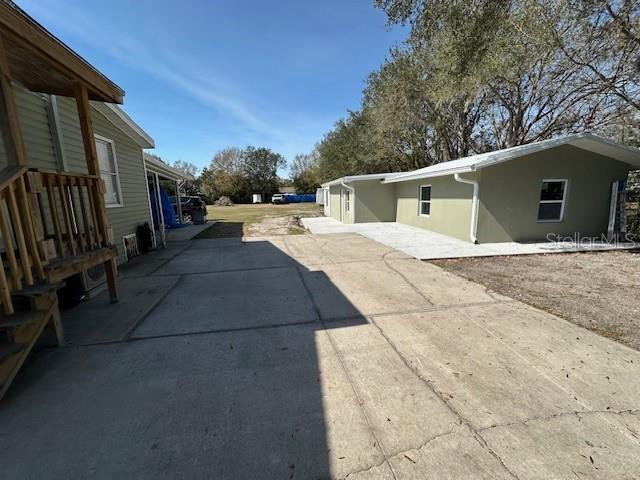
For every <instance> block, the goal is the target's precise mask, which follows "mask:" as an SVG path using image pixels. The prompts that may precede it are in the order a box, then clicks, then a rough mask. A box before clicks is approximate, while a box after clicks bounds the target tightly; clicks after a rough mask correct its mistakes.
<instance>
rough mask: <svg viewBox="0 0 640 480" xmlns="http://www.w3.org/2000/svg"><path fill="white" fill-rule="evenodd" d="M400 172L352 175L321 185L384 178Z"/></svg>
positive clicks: (327, 185)
mask: <svg viewBox="0 0 640 480" xmlns="http://www.w3.org/2000/svg"><path fill="white" fill-rule="evenodd" d="M395 175H398V173H370V174H366V175H350V176H346V177H340V178H336V179H335V180H331V181H330V182H326V183H323V184H322V185H320V186H321V187H332V186H334V185H340V184H342V183H351V182H362V181H366V180H384V179H385V178H391V177H393V176H395Z"/></svg>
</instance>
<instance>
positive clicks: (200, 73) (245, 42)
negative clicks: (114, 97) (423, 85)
mask: <svg viewBox="0 0 640 480" xmlns="http://www.w3.org/2000/svg"><path fill="white" fill-rule="evenodd" d="M18 3H19V5H20V6H21V7H22V8H23V9H25V10H26V11H27V12H28V13H29V14H30V15H31V16H33V17H34V18H35V19H36V20H38V21H39V22H40V23H42V24H43V25H44V26H45V27H46V28H47V29H49V30H50V31H51V32H52V33H53V34H54V35H56V36H58V37H59V38H60V39H61V40H63V41H64V42H65V43H67V44H68V45H69V46H70V47H71V48H73V49H74V50H75V51H76V52H78V53H79V54H80V55H82V56H83V57H84V58H85V59H87V60H88V61H89V62H90V63H91V64H92V65H94V66H95V67H96V68H98V69H99V70H101V71H102V72H103V73H105V74H106V75H107V76H108V77H109V78H110V79H112V80H113V81H115V82H116V83H117V84H118V85H119V86H120V87H122V88H123V89H124V90H125V92H126V96H125V104H124V108H125V110H126V111H127V112H128V113H129V114H130V115H131V116H132V117H133V119H134V120H135V121H136V122H137V123H138V124H140V125H141V126H142V128H144V129H145V130H146V131H147V132H148V133H149V134H150V135H151V136H152V137H153V138H154V139H155V141H156V149H155V153H156V154H158V155H160V156H161V157H162V158H163V159H164V160H165V161H168V162H173V161H174V160H179V159H182V160H187V161H190V162H192V163H194V164H196V165H197V166H198V167H200V168H202V167H204V166H206V165H208V164H209V162H210V160H211V157H212V156H213V154H214V153H215V152H216V151H218V150H220V149H222V148H224V147H228V146H238V147H244V146H246V145H256V146H265V147H269V148H272V149H273V150H275V151H277V152H279V153H282V154H283V155H285V157H286V158H287V160H291V159H292V158H293V156H294V155H295V154H296V153H306V152H308V151H310V150H311V149H312V148H313V145H314V144H315V143H316V142H317V141H318V140H320V139H321V138H322V135H323V134H324V133H325V132H327V131H329V130H330V129H331V127H332V125H333V123H334V122H335V121H336V120H337V119H338V118H340V117H342V116H344V115H345V114H346V112H347V110H349V109H355V108H357V107H358V105H359V102H360V97H361V92H362V88H363V87H364V81H365V79H366V77H367V75H368V74H369V73H370V72H371V71H373V70H374V69H376V68H377V67H378V66H379V65H380V64H381V63H382V61H383V60H384V58H385V56H386V54H387V52H388V51H389V48H390V47H391V46H393V45H395V44H397V43H399V42H400V41H401V40H402V39H403V36H404V32H403V30H402V29H397V28H395V29H392V30H389V29H388V28H387V26H386V24H385V16H384V14H383V13H382V12H380V11H378V10H376V9H375V8H374V7H373V0H321V1H311V0H272V1H266V0H250V1H249V0H246V1H243V0H235V1H234V0H209V1H207V0H182V1H178V2H174V1H168V0H161V1H157V0H156V1H151V0H138V1H135V2H133V1H130V0H83V1H80V0H18ZM282 173H285V172H282Z"/></svg>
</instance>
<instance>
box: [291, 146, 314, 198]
mask: <svg viewBox="0 0 640 480" xmlns="http://www.w3.org/2000/svg"><path fill="white" fill-rule="evenodd" d="M319 168H320V153H319V152H318V150H317V149H314V150H313V151H312V152H311V153H307V154H298V155H296V156H295V158H294V159H293V162H292V164H291V179H292V183H293V186H294V187H295V189H296V192H298V193H315V191H316V189H317V188H318V187H319V186H320V183H321V182H320V177H319Z"/></svg>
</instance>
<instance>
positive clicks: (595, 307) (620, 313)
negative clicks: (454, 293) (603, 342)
mask: <svg viewBox="0 0 640 480" xmlns="http://www.w3.org/2000/svg"><path fill="white" fill-rule="evenodd" d="M433 263H435V264H436V265H439V266H441V267H443V268H445V269H447V270H450V271H452V272H454V273H457V274H459V275H461V276H463V277H465V278H468V279H470V280H473V281H475V282H478V283H481V284H483V285H486V286H487V287H489V288H490V289H492V290H495V291H496V292H499V293H502V294H503V295H507V296H509V297H512V298H516V299H518V300H521V301H523V302H525V303H528V304H530V305H533V306H535V307H537V308H540V309H543V310H546V311H548V312H551V313H553V314H555V315H558V316H559V317H562V318H564V319H566V320H569V321H570V322H573V323H575V324H577V325H581V326H583V327H585V328H588V329H589V330H592V331H594V332H596V333H598V334H600V335H602V336H604V337H607V338H611V339H613V340H616V341H618V342H620V343H623V344H625V345H628V346H630V347H632V348H635V349H636V350H640V295H639V294H640V252H623V251H619V252H591V253H575V254H552V255H521V256H513V257H491V258H465V259H458V260H441V261H435V262H433Z"/></svg>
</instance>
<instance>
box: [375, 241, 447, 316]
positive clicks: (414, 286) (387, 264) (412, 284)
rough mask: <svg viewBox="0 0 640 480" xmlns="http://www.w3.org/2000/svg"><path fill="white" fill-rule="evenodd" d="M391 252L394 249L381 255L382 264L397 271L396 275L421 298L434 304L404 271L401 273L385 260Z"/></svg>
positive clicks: (393, 251)
mask: <svg viewBox="0 0 640 480" xmlns="http://www.w3.org/2000/svg"><path fill="white" fill-rule="evenodd" d="M392 253H395V250H392V251H390V252H387V253H385V254H384V255H382V261H383V262H384V264H385V265H386V266H387V267H388V268H389V269H390V270H392V271H394V272H395V273H397V274H398V275H400V277H402V279H403V280H404V281H405V282H407V284H408V285H409V286H410V287H411V288H412V289H413V290H414V291H415V292H416V293H417V294H418V295H419V296H420V297H422V299H423V300H424V301H426V302H427V303H429V304H430V305H434V306H435V304H434V303H433V302H432V301H431V300H430V299H429V298H428V297H427V296H426V295H425V294H424V293H422V290H420V289H419V288H418V287H417V286H416V285H415V284H414V283H413V282H412V281H411V280H410V279H409V278H408V277H407V276H406V275H405V274H404V273H402V272H401V271H400V270H398V269H397V268H395V267H393V266H392V265H391V264H390V263H389V261H388V260H387V255H390V254H392Z"/></svg>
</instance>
